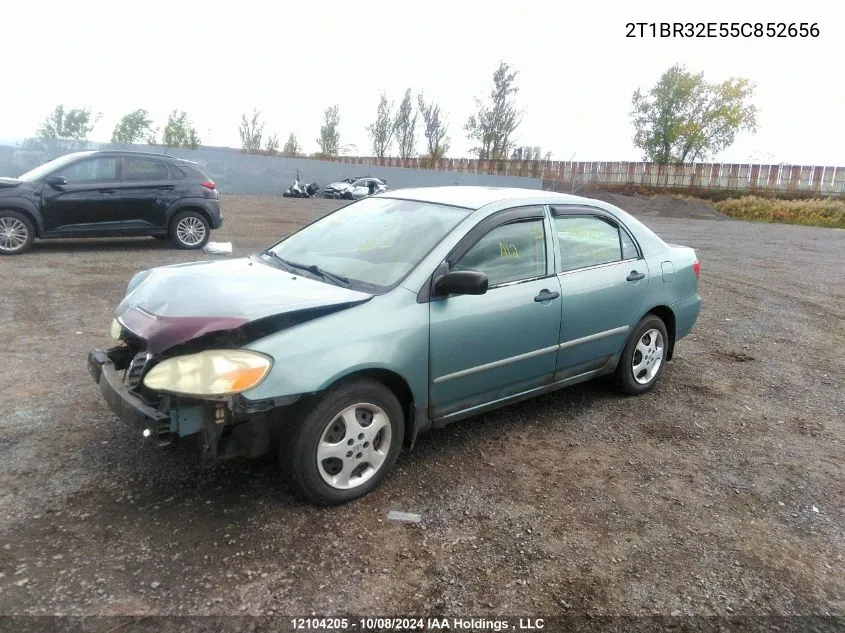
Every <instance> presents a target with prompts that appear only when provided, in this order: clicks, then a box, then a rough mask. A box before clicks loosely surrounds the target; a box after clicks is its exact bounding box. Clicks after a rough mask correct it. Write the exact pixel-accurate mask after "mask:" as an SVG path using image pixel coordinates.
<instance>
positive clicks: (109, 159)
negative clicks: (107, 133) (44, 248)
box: [42, 156, 122, 232]
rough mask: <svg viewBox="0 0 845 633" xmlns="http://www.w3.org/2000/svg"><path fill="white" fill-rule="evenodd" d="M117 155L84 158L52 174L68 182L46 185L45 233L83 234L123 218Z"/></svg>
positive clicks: (44, 199)
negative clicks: (59, 185) (58, 185)
mask: <svg viewBox="0 0 845 633" xmlns="http://www.w3.org/2000/svg"><path fill="white" fill-rule="evenodd" d="M118 168H119V159H118V158H117V157H116V156H95V157H93V158H85V159H82V160H80V161H78V162H75V163H73V164H71V165H68V166H67V167H65V168H64V169H62V170H60V171H58V172H56V173H54V174H52V175H54V176H61V177H62V178H65V179H67V184H65V185H62V186H61V187H60V188H54V187H50V186H45V187H44V189H43V193H42V196H43V197H42V212H43V215H44V230H45V231H46V232H56V231H57V232H85V231H95V230H98V229H102V228H103V225H104V224H105V225H106V226H108V225H109V223H113V222H119V221H120V220H121V218H122V216H121V210H120V200H119V197H118V195H117V188H118V186H119V174H118Z"/></svg>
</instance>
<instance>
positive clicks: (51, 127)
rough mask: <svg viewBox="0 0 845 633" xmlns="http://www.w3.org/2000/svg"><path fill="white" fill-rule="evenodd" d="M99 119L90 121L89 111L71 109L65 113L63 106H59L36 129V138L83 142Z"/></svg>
mask: <svg viewBox="0 0 845 633" xmlns="http://www.w3.org/2000/svg"><path fill="white" fill-rule="evenodd" d="M99 118H100V115H97V117H95V118H94V120H93V121H92V120H91V110H88V109H85V108H72V109H70V110H67V111H65V107H64V105H62V104H59V105H57V106H56V108H55V110H53V112H52V113H51V114H50V115H49V116H48V117H47V118H46V119H44V122H43V123H42V124H41V127H40V128H38V136H39V137H40V138H50V139H58V140H62V139H73V140H75V141H83V140H85V139H86V138H87V137H88V134H90V133H91V130H93V129H94V124H95V123H96V122H97V120H99Z"/></svg>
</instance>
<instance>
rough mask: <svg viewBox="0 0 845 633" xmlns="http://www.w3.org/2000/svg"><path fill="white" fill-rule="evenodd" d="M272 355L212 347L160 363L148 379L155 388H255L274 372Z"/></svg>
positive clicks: (214, 392) (189, 391)
mask: <svg viewBox="0 0 845 633" xmlns="http://www.w3.org/2000/svg"><path fill="white" fill-rule="evenodd" d="M272 366H273V360H272V359H271V358H270V357H269V356H265V355H264V354H259V353H258V352H252V351H249V350H245V349H220V350H208V351H205V352H200V353H198V354H188V355H186V356H175V357H174V358H168V359H167V360H164V361H162V362H160V363H159V364H158V365H156V366H155V367H153V368H152V369H151V370H150V372H149V373H148V374H147V375H146V377H145V378H144V384H145V385H146V386H147V387H149V388H150V389H154V390H155V391H169V392H172V393H181V394H185V395H191V396H223V395H229V394H233V393H239V392H241V391H246V390H248V389H252V388H253V387H255V386H256V385H257V384H258V383H260V382H261V381H262V380H264V378H266V377H267V374H268V373H269V372H270V367H272Z"/></svg>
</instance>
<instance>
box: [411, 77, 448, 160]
mask: <svg viewBox="0 0 845 633" xmlns="http://www.w3.org/2000/svg"><path fill="white" fill-rule="evenodd" d="M417 105H418V107H419V110H420V115H421V116H422V124H423V134H424V135H425V139H426V142H427V145H428V157H429V158H431V159H432V160H439V159H441V158H443V157H444V156H446V152H448V151H449V137H448V135H447V133H448V127H449V126H448V124H447V122H446V119H445V118H441V116H440V106H439V105H437V104H436V103H434V101H431V102H428V103H427V102H426V100H425V98H424V97H423V93H420V94H419V95H418V96H417Z"/></svg>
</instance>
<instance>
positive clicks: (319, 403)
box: [279, 379, 405, 506]
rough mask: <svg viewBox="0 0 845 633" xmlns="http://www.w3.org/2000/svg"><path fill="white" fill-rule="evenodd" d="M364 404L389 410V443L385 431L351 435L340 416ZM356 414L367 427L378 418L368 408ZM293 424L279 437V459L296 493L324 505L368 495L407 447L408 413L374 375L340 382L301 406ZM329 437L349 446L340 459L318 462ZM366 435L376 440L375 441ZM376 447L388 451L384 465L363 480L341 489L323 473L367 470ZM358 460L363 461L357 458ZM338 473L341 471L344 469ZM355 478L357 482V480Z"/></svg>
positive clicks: (384, 410) (356, 410)
mask: <svg viewBox="0 0 845 633" xmlns="http://www.w3.org/2000/svg"><path fill="white" fill-rule="evenodd" d="M363 404H367V405H374V406H375V407H377V408H379V409H381V411H382V412H384V414H386V415H387V418H388V421H387V426H388V427H389V436H390V439H389V442H388V443H387V444H385V445H382V444H381V442H385V441H387V440H386V437H387V433H386V431H385V430H382V431H379V432H377V433H375V434H374V435H373V437H372V438H370V437H369V436H364V434H363V433H362V434H361V435H358V436H354V437H352V436H350V435H354V434H350V432H349V429H348V428H347V426H346V424H345V423H343V422H342V421H341V418H340V417H339V416H340V413H341V412H343V411H344V410H346V409H349V408H350V407H353V406H355V405H363ZM368 412H369V413H368ZM368 415H369V418H368V417H367V416H368ZM354 418H355V419H356V421H358V422H360V423H361V426H362V427H364V428H363V430H364V431H366V426H369V425H371V424H373V422H374V421H375V420H376V418H375V417H373V415H372V412H371V411H369V410H368V409H367V408H366V407H359V408H357V409H355V410H354ZM368 419H369V421H368ZM365 425H366V426H365ZM385 428H387V427H385ZM290 429H291V430H290V432H289V433H283V434H282V436H281V438H280V441H279V462H280V466H281V468H282V470H283V471H284V472H286V473H287V474H288V475H289V476H290V479H291V481H292V483H293V485H294V488H295V489H296V492H297V493H298V494H299V495H300V496H301V497H302V498H303V499H305V500H306V501H309V502H311V503H314V504H317V505H324V506H326V505H336V504H340V503H345V502H347V501H351V500H353V499H357V498H359V497H362V496H364V495H366V494H367V493H369V492H371V491H372V490H373V489H375V488H376V487H377V486H378V485H379V484H380V483H381V482H382V480H383V479H384V478H385V477H386V476H387V474H388V473H389V472H390V470H391V468H393V465H394V463H395V462H396V458H397V457H398V456H399V452H400V451H401V450H402V442H403V439H404V435H405V416H404V414H403V412H402V405H401V404H400V403H399V400H398V399H397V398H396V396H395V395H394V394H393V392H392V391H391V390H390V389H388V388H387V387H385V386H384V385H383V384H381V383H380V382H376V381H374V380H369V379H356V380H353V381H349V382H343V383H340V384H338V385H336V386H334V387H332V388H331V389H329V390H328V391H326V392H325V393H323V394H321V395H319V396H317V397H316V398H314V399H313V400H312V401H310V402H308V403H304V404H303V406H300V407H299V414H298V415H297V416H295V419H294V420H291V427H290ZM324 437H325V438H326V440H327V441H330V440H331V441H333V442H334V441H336V442H337V443H336V444H335V445H336V446H338V447H341V448H342V449H345V448H346V447H347V446H348V447H349V451H348V453H345V454H344V455H342V456H341V457H340V458H329V459H325V460H323V461H322V462H320V463H319V464H318V456H317V455H318V454H317V450H318V446H319V445H320V443H321V441H322V440H323V439H324ZM366 440H372V445H371V446H370V445H369V442H367V441H366ZM349 442H352V444H349ZM368 449H372V450H373V453H372V454H369V455H368V453H367V450H368ZM376 450H378V451H379V452H380V453H382V454H385V457H384V458H383V461H382V462H381V464H380V466H379V467H378V468H377V469H374V470H375V472H374V473H372V474H371V475H370V476H369V478H368V479H366V481H363V482H362V483H360V484H359V485H354V486H351V487H349V488H347V489H341V488H339V487H335V486H334V485H331V484H329V483H328V482H327V481H326V480H325V479H324V474H325V476H330V475H331V474H332V473H330V472H329V471H331V470H335V469H337V468H338V467H340V468H341V469H343V468H346V467H349V468H350V470H349V471H347V472H351V473H353V474H354V473H355V472H356V468H361V469H363V470H364V472H366V468H365V464H369V462H368V461H367V457H368V456H369V457H370V458H371V459H373V458H375V459H377V457H376V456H375V455H374V453H375V452H376ZM357 451H361V452H357ZM356 459H361V461H360V462H356V461H355V460H356ZM333 460H334V463H332V461H333ZM338 465H340V466H338ZM337 474H338V476H340V473H339V472H338V473H337ZM359 474H360V473H359ZM350 483H352V484H354V480H353V481H352V482H350Z"/></svg>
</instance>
